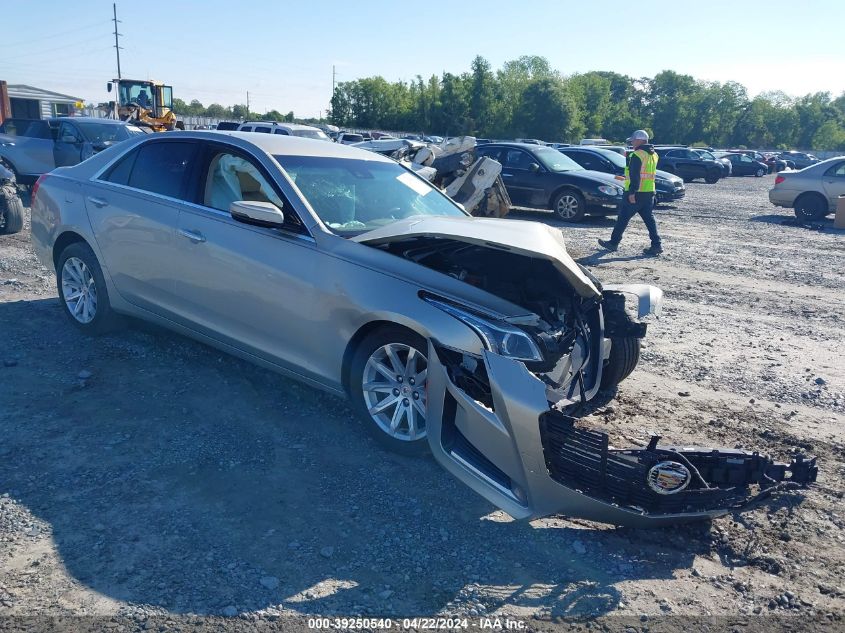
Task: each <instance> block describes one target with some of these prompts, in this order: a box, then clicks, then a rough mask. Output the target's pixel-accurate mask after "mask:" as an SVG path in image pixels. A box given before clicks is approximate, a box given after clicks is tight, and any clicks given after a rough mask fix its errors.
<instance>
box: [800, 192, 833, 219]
mask: <svg viewBox="0 0 845 633" xmlns="http://www.w3.org/2000/svg"><path fill="white" fill-rule="evenodd" d="M794 209H795V217H796V218H798V219H799V220H802V221H805V222H807V221H811V220H821V219H822V218H823V217H824V216H826V215H827V214H828V208H827V200H825V199H824V198H823V197H822V196H820V195H819V194H817V193H802V194H801V195H800V196H798V199H797V200H796V201H795V206H794Z"/></svg>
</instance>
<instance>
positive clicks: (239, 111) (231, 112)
mask: <svg viewBox="0 0 845 633" xmlns="http://www.w3.org/2000/svg"><path fill="white" fill-rule="evenodd" d="M173 111H174V112H175V113H176V114H178V115H182V116H207V117H212V118H214V119H233V120H239V121H246V120H249V121H287V122H289V123H291V122H293V119H294V115H293V112H288V113H287V114H282V113H281V112H279V111H278V110H270V111H269V112H265V113H263V114H258V113H257V112H250V111H249V109H248V108H247V107H246V106H245V105H243V104H237V105H233V106H222V105H220V104H219V103H212V104H211V105H210V106H208V107H206V106H204V105H203V104H202V103H200V102H199V101H197V100H196V99H194V100H193V101H191V102H190V103H185V102H184V101H182V99H173Z"/></svg>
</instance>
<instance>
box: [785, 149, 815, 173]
mask: <svg viewBox="0 0 845 633" xmlns="http://www.w3.org/2000/svg"><path fill="white" fill-rule="evenodd" d="M779 157H780V158H781V159H783V160H787V161H790V162H791V163H792V165H791V166H790V167H791V168H792V169H804V168H805V167H810V166H812V165H816V164H818V163H820V162H821V159H819V158H818V157H816V156H813V155H812V154H808V153H806V152H796V151H789V152H781V153H780V155H779Z"/></svg>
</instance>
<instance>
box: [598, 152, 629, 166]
mask: <svg viewBox="0 0 845 633" xmlns="http://www.w3.org/2000/svg"><path fill="white" fill-rule="evenodd" d="M590 153H594V154H599V155H601V156H603V157H604V158H606V159H607V160H609V161H610V162H611V163H613V164H614V165H616V166H617V167H621V168H622V169H624V168H625V157H624V156H622V154H620V153H619V152H614V151H611V150H609V149H594V150H591V152H590Z"/></svg>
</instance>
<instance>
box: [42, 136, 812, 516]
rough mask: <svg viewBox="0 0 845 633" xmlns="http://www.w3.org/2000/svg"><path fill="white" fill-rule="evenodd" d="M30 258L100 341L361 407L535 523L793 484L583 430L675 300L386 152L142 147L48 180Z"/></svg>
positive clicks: (236, 143) (727, 460)
mask: <svg viewBox="0 0 845 633" xmlns="http://www.w3.org/2000/svg"><path fill="white" fill-rule="evenodd" d="M32 239H33V245H34V247H35V251H36V253H37V254H38V256H39V258H40V259H41V261H42V262H43V263H44V264H45V265H47V266H50V267H54V268H55V270H56V271H57V279H58V292H59V296H60V298H61V305H62V307H63V310H64V311H65V313H66V314H67V316H68V318H69V319H70V321H71V323H73V324H74V325H75V326H77V327H79V328H80V329H81V330H83V331H85V332H89V333H99V332H104V331H107V330H109V329H111V328H114V327H115V326H116V325H117V324H118V322H119V320H120V316H121V315H132V316H135V317H139V318H143V319H148V320H150V321H154V322H157V323H159V324H161V325H164V326H165V327H168V328H171V329H173V330H176V331H178V332H181V333H183V334H186V335H188V336H191V337H194V338H196V339H198V340H200V341H204V342H206V343H208V344H210V345H213V346H215V347H218V348H220V349H223V350H226V351H228V352H230V353H232V354H235V355H237V356H240V357H242V358H245V359H248V360H250V361H252V362H255V363H258V364H260V365H263V366H265V367H268V368H271V369H273V370H276V371H279V372H283V373H285V374H287V375H289V376H292V377H294V378H297V379H299V380H301V381H304V382H306V383H308V384H310V385H313V386H315V387H318V388H320V389H324V390H327V391H330V392H333V393H336V394H345V395H346V396H348V397H349V399H350V401H351V403H352V406H353V407H354V409H355V410H356V411H357V413H358V415H359V417H360V419H361V420H362V421H363V423H364V425H365V426H366V428H367V429H368V430H369V431H370V432H372V433H373V434H374V435H375V437H376V438H377V439H378V440H379V441H381V442H382V443H384V444H385V445H386V446H388V447H390V448H392V449H394V450H398V451H401V452H404V453H419V452H421V451H423V450H429V449H430V450H431V452H432V453H433V454H434V456H435V457H436V458H437V460H438V461H439V462H440V463H441V464H442V465H443V466H444V467H445V468H446V469H447V470H449V472H451V473H453V474H454V475H455V476H457V477H458V478H459V479H460V480H461V481H463V482H464V483H466V484H467V485H469V486H470V487H471V488H473V489H474V490H476V491H477V492H478V493H480V494H481V495H483V496H484V497H486V498H487V499H488V500H490V501H491V502H493V503H495V504H496V505H498V506H499V507H501V508H503V509H504V510H506V511H507V512H509V513H510V514H511V515H512V516H514V517H516V518H527V517H534V516H540V515H544V514H548V513H552V512H565V513H567V514H570V515H575V516H582V517H586V518H590V519H595V520H599V521H607V522H611V523H618V524H635V525H650V524H656V523H665V522H675V521H680V520H691V519H697V518H705V517H710V516H714V515H717V514H722V513H725V512H727V511H728V509H729V508H735V507H736V506H737V504H740V503H741V502H743V501H744V500H745V499H746V496H747V495H746V493H747V486H748V485H749V484H755V485H756V484H760V483H762V482H764V481H765V482H774V481H777V480H779V479H783V478H784V477H785V476H786V475H785V473H786V470H785V469H784V467H782V466H778V465H775V464H773V463H771V462H769V461H768V460H766V459H765V458H762V457H760V456H759V455H758V454H756V453H754V454H752V453H747V454H746V453H742V452H740V451H727V452H724V453H721V452H719V451H704V452H702V451H700V450H699V449H681V448H671V447H661V446H658V444H657V439H656V438H655V440H654V442H653V443H652V444H651V445H649V447H647V448H640V449H632V450H627V451H621V450H616V449H612V448H610V447H609V445H608V438H607V435H605V434H603V433H600V432H598V431H594V430H590V429H584V428H581V427H580V426H579V425H578V424H577V423H576V422H577V421H576V419H575V417H573V415H574V414H575V413H576V412H577V409H578V407H579V406H581V405H582V404H584V403H585V402H586V401H588V400H590V399H591V398H593V397H594V396H595V394H596V393H597V392H598V391H599V389H600V388H601V387H602V386H604V387H608V388H613V387H614V386H615V385H616V384H617V383H619V382H620V381H621V380H623V379H624V378H625V377H626V376H627V375H628V374H629V373H630V372H631V371H632V370H633V369H634V367H635V365H636V363H637V360H638V358H639V340H640V338H642V337H643V336H644V335H645V332H646V325H645V324H644V323H642V322H641V321H640V319H641V318H643V317H645V316H646V315H647V314H648V313H650V312H653V311H656V309H657V308H658V307H659V304H660V300H661V292H660V291H659V290H658V289H657V288H654V287H651V286H621V287H612V286H605V287H604V288H602V287H601V285H600V284H599V282H598V281H597V280H596V279H595V278H594V277H592V276H591V275H590V274H589V273H588V272H587V271H586V270H585V269H583V268H582V267H580V266H579V265H578V264H576V263H575V262H574V261H573V260H572V259H571V258H570V256H569V255H568V254H567V252H566V249H565V246H564V242H563V238H562V235H561V233H560V231H558V230H556V229H553V228H551V227H548V226H546V225H544V224H540V223H535V222H522V221H509V220H496V219H481V218H472V217H469V216H468V215H467V214H466V213H465V212H464V211H463V210H462V209H461V208H460V207H458V206H457V205H456V204H454V203H453V202H452V201H451V200H450V199H449V198H447V197H446V196H445V195H443V194H442V193H441V192H440V191H439V190H438V189H436V188H434V187H432V186H431V185H430V184H429V183H428V182H426V181H425V180H423V179H421V178H419V177H418V176H416V175H415V174H413V173H412V172H410V171H408V170H406V169H405V168H404V167H402V166H401V165H400V164H398V163H397V162H395V161H392V160H390V159H388V158H385V157H382V156H379V155H377V154H374V153H372V152H366V151H362V150H359V149H355V148H352V147H348V146H344V145H340V144H329V143H321V142H319V141H312V140H307V139H300V138H295V137H285V136H275V135H262V134H248V133H237V132H234V133H223V132H174V133H168V134H160V135H152V136H148V137H146V138H143V139H138V140H133V141H128V142H126V143H124V144H121V145H120V146H118V147H115V148H111V149H108V150H105V151H103V152H102V153H100V154H98V155H96V156H94V157H93V158H90V159H89V160H87V161H85V162H84V163H81V164H79V165H77V166H74V167H66V168H60V169H57V170H56V171H54V172H51V173H50V174H47V175H46V176H43V177H42V178H40V179H39V181H38V183H37V184H36V186H35V188H34V191H33V209H32ZM752 464H753V465H754V467H753V468H752V467H750V465H752ZM802 464H803V467H801V466H800V465H799V466H797V467H794V468H793V470H792V471H790V472H791V473H793V474H792V475H791V476H792V477H793V478H795V477H799V479H801V480H802V481H809V480H810V479H812V477H814V472H815V471H814V468H815V465H814V463H808V462H802ZM726 473H727V474H728V475H730V476H729V477H727V478H725V474H726ZM794 473H801V474H800V475H797V476H796V475H794ZM708 479H709V480H710V481H708ZM723 484H724V485H723ZM738 484H742V486H740V485H738Z"/></svg>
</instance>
